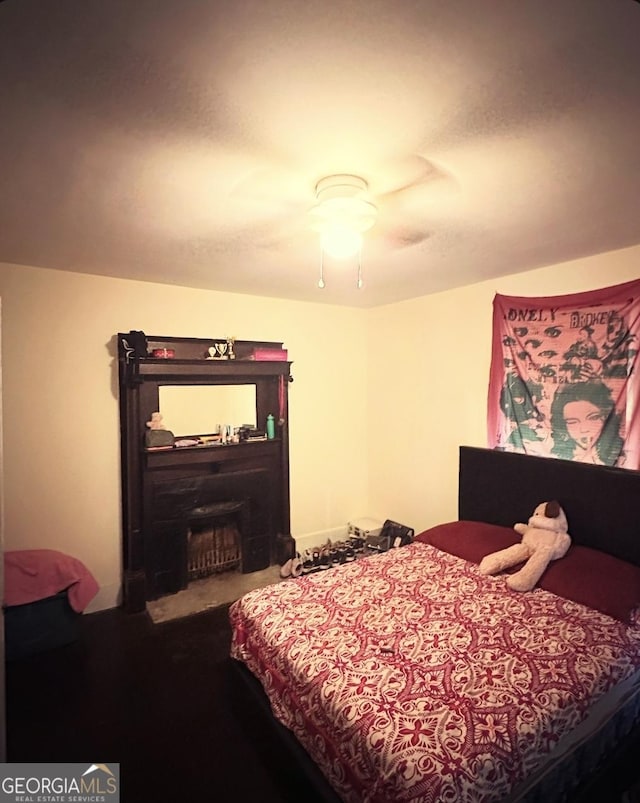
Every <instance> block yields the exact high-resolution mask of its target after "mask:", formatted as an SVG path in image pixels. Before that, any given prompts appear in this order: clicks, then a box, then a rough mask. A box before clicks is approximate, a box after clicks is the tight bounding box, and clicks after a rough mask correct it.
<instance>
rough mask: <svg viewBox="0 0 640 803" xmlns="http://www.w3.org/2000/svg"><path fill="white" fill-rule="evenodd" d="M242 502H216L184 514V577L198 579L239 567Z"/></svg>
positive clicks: (243, 528) (242, 517) (242, 514)
mask: <svg viewBox="0 0 640 803" xmlns="http://www.w3.org/2000/svg"><path fill="white" fill-rule="evenodd" d="M246 519H247V515H246V503H245V502H234V501H231V502H219V503H217V504H213V505H203V506H202V507H197V508H194V509H193V510H192V511H191V512H190V513H189V516H188V520H189V528H188V531H187V578H188V580H189V582H191V581H192V580H200V579H202V578H203V577H208V576H209V575H211V574H218V573H220V572H227V571H232V570H234V569H239V568H241V566H242V531H243V530H245V529H246V523H245V522H246Z"/></svg>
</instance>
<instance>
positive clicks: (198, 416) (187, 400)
mask: <svg viewBox="0 0 640 803" xmlns="http://www.w3.org/2000/svg"><path fill="white" fill-rule="evenodd" d="M158 395H159V401H160V405H159V412H160V413H161V414H162V420H163V423H164V424H165V426H166V427H167V429H169V430H171V432H173V434H174V435H175V436H176V437H183V436H185V435H208V434H211V433H215V432H217V431H218V425H220V424H223V425H224V424H230V425H231V426H232V427H239V426H241V425H242V424H249V425H250V426H252V427H255V426H256V425H257V422H256V386H255V385H252V384H247V385H160V386H159V388H158Z"/></svg>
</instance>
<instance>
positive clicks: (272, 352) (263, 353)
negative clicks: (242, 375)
mask: <svg viewBox="0 0 640 803" xmlns="http://www.w3.org/2000/svg"><path fill="white" fill-rule="evenodd" d="M287 355H288V352H287V349H262V348H257V349H254V350H253V352H252V353H251V356H250V358H249V359H251V360H262V361H264V362H269V361H272V362H273V361H278V362H286V361H287Z"/></svg>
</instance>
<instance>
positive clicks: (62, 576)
mask: <svg viewBox="0 0 640 803" xmlns="http://www.w3.org/2000/svg"><path fill="white" fill-rule="evenodd" d="M98 588H99V586H98V583H97V582H96V579H95V577H94V576H93V575H92V574H91V572H90V571H89V570H88V569H87V567H86V566H85V565H84V563H82V561H80V560H78V559H77V558H72V557H71V556H70V555H65V554H64V553H63V552H58V551H56V550H55V549H21V550H14V551H9V552H5V553H4V604H5V605H26V604H28V603H30V602H37V601H38V600H41V599H45V598H46V597H52V596H54V595H55V594H58V593H59V592H60V591H64V590H65V589H66V590H67V592H68V597H69V605H71V607H72V608H73V610H74V611H76V612H77V613H82V611H83V610H84V609H85V608H86V607H87V605H88V604H89V602H91V600H92V599H93V598H94V597H95V595H96V594H97V593H98Z"/></svg>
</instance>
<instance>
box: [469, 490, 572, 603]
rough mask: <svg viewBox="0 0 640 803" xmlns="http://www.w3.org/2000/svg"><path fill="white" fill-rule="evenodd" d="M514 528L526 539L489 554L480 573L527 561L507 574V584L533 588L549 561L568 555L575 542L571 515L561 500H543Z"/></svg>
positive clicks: (480, 568) (490, 572) (496, 571)
mask: <svg viewBox="0 0 640 803" xmlns="http://www.w3.org/2000/svg"><path fill="white" fill-rule="evenodd" d="M513 529H514V530H515V531H516V532H517V533H519V534H520V535H521V536H522V541H521V542H520V543H519V544H514V545H513V546H510V547H508V548H507V549H501V550H500V551H499V552H492V553H491V554H490V555H485V557H484V558H483V559H482V561H481V562H480V566H479V567H478V568H479V571H480V574H497V573H498V572H501V571H503V570H504V569H509V568H511V567H512V566H516V565H517V564H518V563H522V561H526V563H525V564H524V566H523V567H522V568H521V569H520V570H519V571H517V572H516V573H515V574H510V575H509V576H508V577H507V585H508V586H509V588H511V589H513V590H514V591H531V589H532V588H533V587H534V586H535V584H536V583H537V582H538V580H539V579H540V578H541V577H542V574H543V572H544V570H545V569H546V568H547V566H548V565H549V563H550V562H551V561H552V560H558V558H562V557H563V556H564V555H566V553H567V551H568V549H569V547H570V546H571V537H570V536H569V533H568V532H567V530H568V525H567V517H566V516H565V514H564V510H563V509H562V508H561V507H560V505H559V503H558V502H555V501H554V502H542V503H541V504H539V505H538V507H537V508H536V509H535V510H534V512H533V516H531V518H530V519H529V523H528V524H514V526H513Z"/></svg>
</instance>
